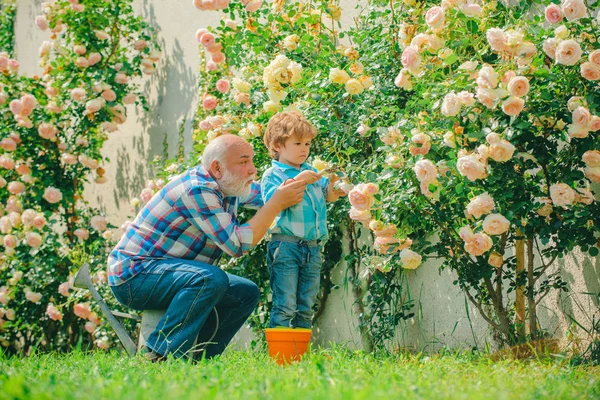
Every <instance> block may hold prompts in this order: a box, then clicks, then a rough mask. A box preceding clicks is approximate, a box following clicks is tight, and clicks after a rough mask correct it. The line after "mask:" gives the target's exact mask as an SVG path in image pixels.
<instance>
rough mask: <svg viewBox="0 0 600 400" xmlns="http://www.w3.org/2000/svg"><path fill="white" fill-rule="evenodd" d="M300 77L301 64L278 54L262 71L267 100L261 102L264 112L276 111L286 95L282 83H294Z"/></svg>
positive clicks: (298, 80)
mask: <svg viewBox="0 0 600 400" xmlns="http://www.w3.org/2000/svg"><path fill="white" fill-rule="evenodd" d="M301 79H302V65H300V64H298V63H297V62H294V61H291V60H290V59H289V58H287V57H286V56H285V55H283V54H280V55H278V56H277V57H275V59H274V60H273V61H271V63H269V65H268V66H267V67H266V68H265V69H264V71H263V83H264V85H265V88H266V89H267V96H268V97H269V100H267V101H266V102H264V103H263V109H264V110H265V111H266V112H277V111H279V110H280V109H281V102H282V101H283V100H284V99H285V98H286V97H287V92H286V91H285V90H283V86H282V85H288V84H292V85H293V84H295V83H298V82H300V80H301Z"/></svg>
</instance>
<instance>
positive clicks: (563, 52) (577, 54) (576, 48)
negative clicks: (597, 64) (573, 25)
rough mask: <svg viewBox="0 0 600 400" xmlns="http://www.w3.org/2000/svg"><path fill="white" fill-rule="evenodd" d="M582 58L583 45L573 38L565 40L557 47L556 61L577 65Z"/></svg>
mask: <svg viewBox="0 0 600 400" xmlns="http://www.w3.org/2000/svg"><path fill="white" fill-rule="evenodd" d="M580 59H581V46H580V45H579V43H577V42H576V41H574V40H573V39H567V40H563V41H562V42H560V43H559V44H558V46H557V47H556V62H557V63H559V64H562V65H575V64H577V62H578V61H579V60H580Z"/></svg>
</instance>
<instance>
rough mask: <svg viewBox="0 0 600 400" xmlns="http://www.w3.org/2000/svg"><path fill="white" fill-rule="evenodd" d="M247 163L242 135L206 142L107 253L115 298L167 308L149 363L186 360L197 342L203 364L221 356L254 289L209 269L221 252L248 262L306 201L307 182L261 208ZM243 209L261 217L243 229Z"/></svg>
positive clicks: (253, 299)
mask: <svg viewBox="0 0 600 400" xmlns="http://www.w3.org/2000/svg"><path fill="white" fill-rule="evenodd" d="M253 157H254V150H253V149H252V146H251V145H250V144H249V143H248V142H246V141H245V140H244V139H242V138H240V137H238V136H234V135H224V136H220V137H218V138H216V139H215V140H213V141H212V142H210V143H209V144H208V146H207V147H206V149H205V151H204V154H203V155H202V165H201V166H197V167H195V168H192V169H190V170H188V171H187V172H184V173H183V174H181V175H179V176H178V177H176V178H175V179H173V180H171V181H170V182H169V183H168V184H167V185H166V186H165V187H164V188H162V189H161V190H160V191H159V192H158V193H156V194H155V195H154V197H153V198H152V199H151V200H150V201H149V202H148V204H146V206H145V207H144V208H143V209H142V210H141V211H140V212H139V214H138V215H137V217H136V218H135V220H134V221H133V222H132V223H131V224H130V225H129V227H128V228H127V229H126V231H125V234H124V235H123V237H122V238H121V240H120V241H119V243H118V244H117V246H116V247H115V248H114V249H113V251H112V252H111V253H110V256H109V259H108V283H109V285H110V286H111V288H112V291H113V293H114V294H115V297H116V298H117V300H119V302H121V303H122V304H124V305H126V306H127V307H130V308H134V309H138V310H146V309H165V310H166V312H165V314H164V316H163V317H162V319H161V320H160V321H159V323H158V326H157V327H156V330H155V331H154V332H153V333H152V334H151V335H150V336H149V338H148V340H147V342H146V346H147V347H148V350H149V352H148V353H147V354H146V357H147V358H149V359H151V360H153V361H156V360H160V359H163V358H164V357H165V356H166V355H167V354H173V356H174V357H176V358H179V357H183V356H186V355H191V354H190V350H194V349H192V346H193V344H194V341H195V340H196V338H198V346H199V347H200V348H202V349H203V351H204V356H205V357H213V356H215V355H218V354H221V353H222V352H223V350H225V347H226V346H227V344H228V343H229V341H230V340H231V339H232V338H233V336H234V335H235V333H236V332H237V331H238V330H239V329H240V327H241V326H242V325H243V324H244V322H245V321H246V319H247V318H248V316H249V315H250V314H251V313H252V310H253V309H254V307H255V306H256V303H257V302H258V288H257V286H256V285H255V284H254V283H253V282H251V281H249V280H247V279H244V278H241V277H239V276H235V275H231V274H228V273H225V272H223V271H222V270H221V269H220V268H219V267H217V266H214V264H216V262H217V261H218V259H219V257H220V256H221V254H222V253H223V252H225V253H227V254H229V255H231V256H233V257H241V256H242V255H244V254H246V253H247V252H248V251H249V250H250V249H251V248H252V247H253V246H254V245H256V244H257V243H258V242H259V241H260V240H261V239H262V237H263V236H264V235H265V233H266V232H267V229H268V228H269V226H270V225H271V223H272V222H273V221H274V219H275V217H276V216H277V215H278V214H279V213H280V212H281V211H282V210H284V209H286V208H288V207H290V206H292V205H294V204H297V203H299V202H300V201H301V200H302V196H303V193H304V189H305V187H306V183H305V182H302V181H299V182H292V183H289V184H287V185H284V186H282V187H281V188H280V189H278V190H277V192H276V193H275V194H274V195H273V197H272V198H271V199H270V200H269V201H268V202H267V203H265V204H263V202H262V200H261V195H260V186H259V185H258V184H257V183H256V182H254V179H255V177H256V168H255V167H254V163H253V161H252V160H253ZM240 205H242V206H251V207H260V209H259V210H258V211H257V212H256V214H255V215H254V216H253V217H252V218H251V219H250V220H249V221H248V222H247V223H245V224H241V223H240V222H239V221H238V220H237V217H236V214H237V209H238V206H240ZM213 309H214V315H211V312H212V311H213ZM209 316H210V318H209Z"/></svg>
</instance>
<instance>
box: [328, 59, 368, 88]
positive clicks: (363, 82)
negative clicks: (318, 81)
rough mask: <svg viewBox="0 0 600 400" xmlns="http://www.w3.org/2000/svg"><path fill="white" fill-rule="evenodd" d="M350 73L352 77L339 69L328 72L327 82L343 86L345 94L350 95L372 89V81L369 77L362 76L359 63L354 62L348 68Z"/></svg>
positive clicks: (361, 67) (362, 68)
mask: <svg viewBox="0 0 600 400" xmlns="http://www.w3.org/2000/svg"><path fill="white" fill-rule="evenodd" d="M350 72H352V74H353V75H354V77H353V78H352V77H350V75H349V74H348V73H347V72H346V71H344V70H343V69H339V68H331V69H330V70H329V80H330V81H331V82H333V83H336V84H339V85H344V87H345V89H346V92H348V94H351V95H356V94H361V93H362V92H363V91H365V89H369V88H371V87H373V80H372V79H371V77H370V76H367V75H364V74H363V72H364V67H363V65H362V64H361V63H360V62H358V61H357V62H355V63H354V64H352V66H351V67H350Z"/></svg>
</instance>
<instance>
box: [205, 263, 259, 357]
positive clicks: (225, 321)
mask: <svg viewBox="0 0 600 400" xmlns="http://www.w3.org/2000/svg"><path fill="white" fill-rule="evenodd" d="M227 278H228V282H229V286H228V287H227V290H226V291H225V293H224V294H223V296H221V298H220V300H219V302H218V303H217V304H216V306H215V310H214V311H213V312H212V313H211V315H210V317H209V318H208V320H207V321H206V323H205V324H204V326H203V327H202V328H201V330H200V334H199V335H198V343H197V345H196V347H197V348H198V349H199V350H201V351H199V352H198V353H197V354H196V358H197V359H198V358H212V357H214V356H216V355H219V354H221V353H222V352H223V351H224V350H225V348H226V347H227V345H228V344H229V342H230V341H231V339H232V338H233V337H234V336H235V334H236V333H237V332H238V331H239V329H240V328H241V327H242V326H243V325H244V323H245V322H246V320H247V319H248V317H249V316H250V314H252V311H254V308H255V307H256V304H258V298H259V290H258V287H257V286H256V284H254V282H252V281H250V280H248V279H245V278H242V277H239V276H236V275H231V274H227Z"/></svg>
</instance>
